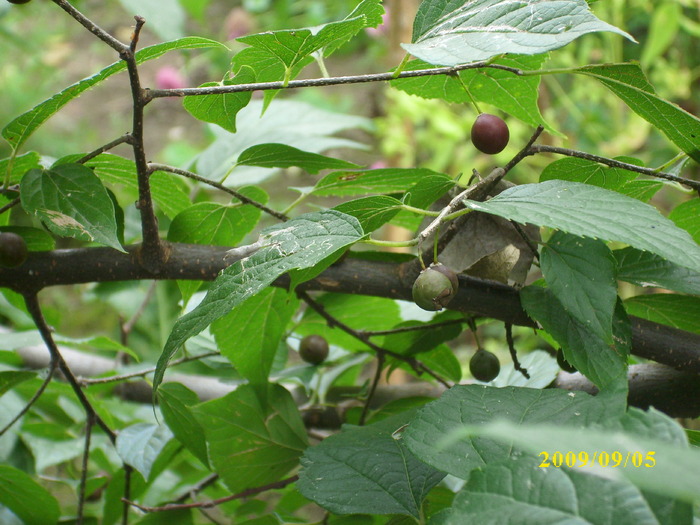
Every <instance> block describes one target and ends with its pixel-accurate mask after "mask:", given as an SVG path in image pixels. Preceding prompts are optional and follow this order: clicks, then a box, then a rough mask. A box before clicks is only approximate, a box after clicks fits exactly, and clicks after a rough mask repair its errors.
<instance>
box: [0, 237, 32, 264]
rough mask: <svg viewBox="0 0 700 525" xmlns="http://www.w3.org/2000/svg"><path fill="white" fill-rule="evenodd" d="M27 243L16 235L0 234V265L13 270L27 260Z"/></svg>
mask: <svg viewBox="0 0 700 525" xmlns="http://www.w3.org/2000/svg"><path fill="white" fill-rule="evenodd" d="M27 253H28V251H27V243H26V242H24V239H23V238H22V237H20V236H19V235H17V234H16V233H11V232H4V233H0V265H2V266H7V267H9V268H14V267H15V266H19V265H20V264H22V263H23V262H24V261H26V260H27Z"/></svg>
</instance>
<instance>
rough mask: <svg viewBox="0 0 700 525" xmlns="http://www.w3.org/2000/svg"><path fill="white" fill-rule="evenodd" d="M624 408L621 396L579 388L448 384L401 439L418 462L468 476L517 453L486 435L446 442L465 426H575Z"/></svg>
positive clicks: (622, 410) (412, 422) (616, 413)
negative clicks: (499, 423) (551, 423)
mask: <svg viewBox="0 0 700 525" xmlns="http://www.w3.org/2000/svg"><path fill="white" fill-rule="evenodd" d="M624 410H625V403H624V399H623V403H610V402H609V400H608V402H606V400H605V398H604V396H599V397H598V398H594V397H592V396H590V395H588V394H584V393H582V392H576V393H573V392H564V391H561V390H536V389H530V388H517V387H505V388H495V387H488V386H477V385H462V386H455V387H452V388H451V389H450V390H448V391H447V392H445V393H444V394H443V395H442V396H441V397H440V399H438V400H436V401H433V402H432V403H429V404H427V405H426V406H425V407H424V408H423V409H421V410H420V411H419V412H418V414H417V415H416V416H415V417H414V418H413V419H412V420H411V422H410V424H409V425H408V428H407V429H406V430H404V432H403V434H402V440H403V442H404V443H405V444H406V445H407V446H408V448H409V450H410V451H411V452H413V453H414V454H415V455H416V456H417V457H418V458H419V459H420V460H422V461H425V462H426V463H428V464H429V465H432V466H433V467H435V468H437V469H439V470H442V471H444V472H447V473H449V474H452V475H453V476H457V477H458V478H461V479H468V478H469V474H470V472H471V471H472V470H473V469H475V468H478V467H482V466H483V465H486V464H489V463H492V462H495V461H500V460H503V459H507V458H509V457H517V456H518V455H519V452H516V451H515V450H513V449H512V447H509V446H507V445H502V444H501V443H497V442H495V441H492V440H490V439H479V438H477V439H456V438H455V439H452V440H451V441H450V442H449V443H447V442H446V438H447V437H449V436H451V435H453V434H454V433H455V432H458V431H460V429H462V428H463V427H464V425H467V424H471V425H477V424H482V423H488V422H491V421H497V420H507V421H513V422H515V423H522V424H525V423H532V424H538V423H542V422H546V421H554V420H556V421H557V423H558V424H561V425H571V426H574V427H577V428H579V429H580V428H581V427H583V426H586V425H590V424H592V423H596V422H599V421H603V420H605V419H610V418H616V417H620V416H621V415H622V414H623V413H624ZM579 431H580V430H579Z"/></svg>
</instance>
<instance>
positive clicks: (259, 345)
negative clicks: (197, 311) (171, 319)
mask: <svg viewBox="0 0 700 525" xmlns="http://www.w3.org/2000/svg"><path fill="white" fill-rule="evenodd" d="M298 306H299V301H298V300H297V299H296V298H295V296H294V295H290V294H289V293H288V292H287V291H286V290H283V289H281V288H267V289H265V290H263V291H262V292H260V293H258V294H256V295H254V296H253V297H251V298H249V299H247V300H246V301H245V302H243V303H242V304H240V305H238V306H237V307H235V308H234V309H233V310H231V311H230V312H229V313H227V314H226V315H225V316H223V317H221V318H219V319H217V320H216V321H214V322H213V323H212V325H211V332H212V333H213V334H214V338H215V340H216V344H217V346H218V347H219V350H220V351H221V355H223V356H224V357H225V358H226V359H228V360H229V361H231V363H232V364H233V366H234V367H236V370H237V371H238V373H239V374H241V375H242V376H243V377H244V378H246V379H247V380H248V381H249V382H250V383H251V384H261V383H265V382H266V381H267V377H268V375H269V374H270V370H271V368H272V363H273V361H274V358H275V354H276V353H277V349H278V347H279V343H280V340H281V339H282V336H283V334H284V333H285V330H286V328H287V323H289V321H290V320H291V318H292V315H294V313H295V312H296V310H297V307H298ZM242 341H245V344H241V342H242Z"/></svg>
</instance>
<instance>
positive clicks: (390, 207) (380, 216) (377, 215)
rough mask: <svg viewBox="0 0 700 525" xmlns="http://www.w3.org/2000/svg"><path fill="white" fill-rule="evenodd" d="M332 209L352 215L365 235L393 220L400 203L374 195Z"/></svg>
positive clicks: (391, 198) (390, 198)
mask: <svg viewBox="0 0 700 525" xmlns="http://www.w3.org/2000/svg"><path fill="white" fill-rule="evenodd" d="M333 209H334V210H338V211H340V212H342V213H347V214H348V215H352V216H353V217H355V218H356V219H357V220H358V221H360V224H361V225H362V230H363V231H364V232H365V233H371V232H373V231H374V230H376V229H378V228H381V227H382V226H383V225H384V224H386V223H387V222H389V221H390V220H391V219H393V218H394V216H395V215H396V214H397V213H398V212H399V210H400V209H401V201H400V200H398V199H395V198H394V197H389V196H388V195H375V196H372V197H361V198H359V199H355V200H351V201H347V202H344V203H342V204H338V205H337V206H336V207H335V208H333Z"/></svg>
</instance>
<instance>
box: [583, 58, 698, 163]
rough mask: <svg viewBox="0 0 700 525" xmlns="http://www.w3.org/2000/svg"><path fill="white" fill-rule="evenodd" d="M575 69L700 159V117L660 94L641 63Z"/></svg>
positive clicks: (688, 152) (685, 150)
mask: <svg viewBox="0 0 700 525" xmlns="http://www.w3.org/2000/svg"><path fill="white" fill-rule="evenodd" d="M575 72H577V73H581V74H584V75H588V76H591V77H593V78H595V79H597V80H599V81H600V83H601V84H603V85H604V86H605V87H607V88H608V89H610V91H612V92H613V93H615V94H616V95H617V96H618V97H620V98H621V99H622V100H623V101H624V102H625V104H627V105H628V106H629V107H630V108H631V109H632V111H634V112H635V113H637V115H639V116H640V117H642V118H643V119H644V120H647V121H648V122H650V123H651V124H652V125H653V126H654V127H656V128H658V129H659V130H661V131H662V132H663V133H664V134H665V135H666V136H667V137H668V139H669V140H670V141H671V142H673V143H674V144H675V145H676V146H678V147H679V148H680V149H681V150H683V151H684V152H685V153H687V154H688V155H689V156H690V157H692V158H693V159H695V161H696V162H700V119H699V118H698V117H696V116H695V115H692V114H691V113H688V112H687V111H686V110H684V109H683V108H681V107H679V106H678V105H676V104H673V103H671V102H669V101H667V100H664V99H662V98H661V97H659V96H658V95H657V94H656V92H655V91H654V88H653V87H652V86H651V84H649V82H648V80H647V79H646V77H645V76H644V73H643V72H642V69H641V67H639V64H609V65H602V66H587V67H582V68H579V69H577V70H575Z"/></svg>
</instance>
